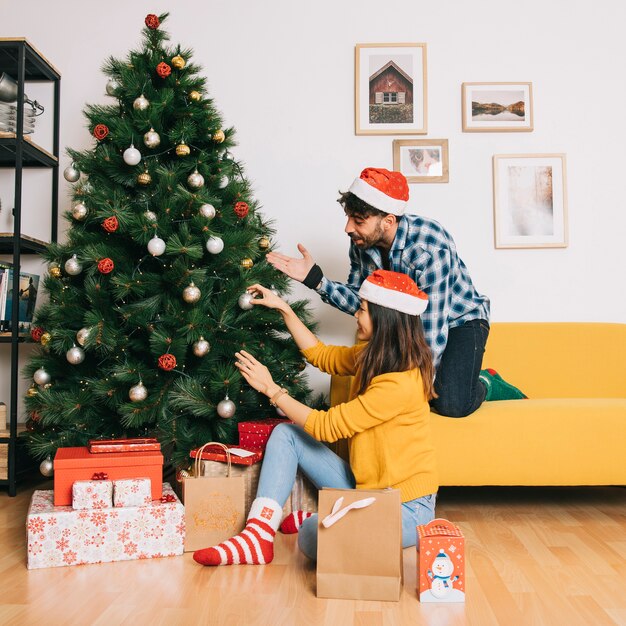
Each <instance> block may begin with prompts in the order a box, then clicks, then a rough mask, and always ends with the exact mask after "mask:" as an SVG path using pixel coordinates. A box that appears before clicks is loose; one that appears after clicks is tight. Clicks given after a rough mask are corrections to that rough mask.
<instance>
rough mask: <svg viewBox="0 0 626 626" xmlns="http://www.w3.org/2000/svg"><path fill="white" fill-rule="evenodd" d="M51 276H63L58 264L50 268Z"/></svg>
mask: <svg viewBox="0 0 626 626" xmlns="http://www.w3.org/2000/svg"><path fill="white" fill-rule="evenodd" d="M49 273H50V276H52V277H53V278H61V275H62V272H61V268H60V267H59V266H58V265H53V266H52V267H51V268H50V270H49Z"/></svg>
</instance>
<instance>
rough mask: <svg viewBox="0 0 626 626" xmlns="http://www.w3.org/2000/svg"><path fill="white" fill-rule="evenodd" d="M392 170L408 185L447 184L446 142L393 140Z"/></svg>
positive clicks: (439, 140) (437, 140)
mask: <svg viewBox="0 0 626 626" xmlns="http://www.w3.org/2000/svg"><path fill="white" fill-rule="evenodd" d="M393 169H394V170H395V171H396V172H401V173H402V174H404V175H405V177H406V179H407V181H408V182H409V183H447V182H448V140H447V139H394V142H393Z"/></svg>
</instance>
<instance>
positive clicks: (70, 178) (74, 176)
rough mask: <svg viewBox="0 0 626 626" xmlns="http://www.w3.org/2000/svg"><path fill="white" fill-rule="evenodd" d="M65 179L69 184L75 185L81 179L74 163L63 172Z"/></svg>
mask: <svg viewBox="0 0 626 626" xmlns="http://www.w3.org/2000/svg"><path fill="white" fill-rule="evenodd" d="M63 178H65V180H66V181H67V182H68V183H75V182H76V181H77V180H78V179H79V178H80V172H79V171H78V170H77V169H76V167H75V165H74V164H73V163H72V164H71V165H68V166H67V167H66V168H65V169H64V170H63Z"/></svg>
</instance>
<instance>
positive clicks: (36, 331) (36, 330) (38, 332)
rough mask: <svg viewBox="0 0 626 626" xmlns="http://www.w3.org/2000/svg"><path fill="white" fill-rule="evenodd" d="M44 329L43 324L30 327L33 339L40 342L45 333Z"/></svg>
mask: <svg viewBox="0 0 626 626" xmlns="http://www.w3.org/2000/svg"><path fill="white" fill-rule="evenodd" d="M43 333H44V330H43V328H42V327H41V326H35V327H33V328H31V329H30V336H31V339H32V340H33V341H37V342H39V341H40V340H41V336H42V335H43Z"/></svg>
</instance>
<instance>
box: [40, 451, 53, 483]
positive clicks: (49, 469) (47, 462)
mask: <svg viewBox="0 0 626 626" xmlns="http://www.w3.org/2000/svg"><path fill="white" fill-rule="evenodd" d="M39 471H40V472H41V473H42V475H43V476H45V477H46V478H50V477H51V476H52V475H53V474H54V463H53V462H52V458H51V457H49V456H48V457H47V458H45V459H44V460H43V461H42V462H41V464H40V465H39Z"/></svg>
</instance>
